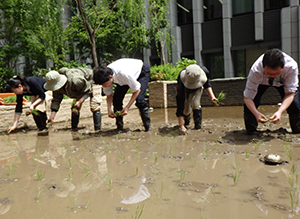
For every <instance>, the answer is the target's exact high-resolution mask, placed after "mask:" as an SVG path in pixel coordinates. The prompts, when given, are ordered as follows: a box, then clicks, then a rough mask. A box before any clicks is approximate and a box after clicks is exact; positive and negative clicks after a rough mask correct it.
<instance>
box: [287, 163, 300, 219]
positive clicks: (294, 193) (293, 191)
mask: <svg viewBox="0 0 300 219" xmlns="http://www.w3.org/2000/svg"><path fill="white" fill-rule="evenodd" d="M298 175H299V172H297V168H296V167H295V164H293V165H292V166H291V169H290V174H289V176H288V183H289V185H290V190H289V192H288V193H286V194H287V195H288V197H289V200H290V204H291V210H292V213H293V214H295V213H296V212H295V206H297V205H298V203H299V195H300V192H299V190H298Z"/></svg>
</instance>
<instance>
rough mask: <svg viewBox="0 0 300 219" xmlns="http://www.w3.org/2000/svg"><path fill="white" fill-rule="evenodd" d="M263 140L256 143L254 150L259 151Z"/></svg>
mask: <svg viewBox="0 0 300 219" xmlns="http://www.w3.org/2000/svg"><path fill="white" fill-rule="evenodd" d="M261 143H262V141H259V142H258V143H257V144H256V145H254V150H255V151H257V150H258V149H259V146H260V145H261Z"/></svg>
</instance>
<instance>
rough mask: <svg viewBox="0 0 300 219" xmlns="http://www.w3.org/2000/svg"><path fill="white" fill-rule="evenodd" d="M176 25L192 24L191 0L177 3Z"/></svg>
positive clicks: (182, 0) (181, 0)
mask: <svg viewBox="0 0 300 219" xmlns="http://www.w3.org/2000/svg"><path fill="white" fill-rule="evenodd" d="M177 14H178V16H177V18H178V25H179V26H180V25H184V24H192V23H193V4H192V0H179V1H177Z"/></svg>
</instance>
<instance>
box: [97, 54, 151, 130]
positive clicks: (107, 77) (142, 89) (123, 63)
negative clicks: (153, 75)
mask: <svg viewBox="0 0 300 219" xmlns="http://www.w3.org/2000/svg"><path fill="white" fill-rule="evenodd" d="M149 78H150V68H149V66H148V65H146V64H145V63H143V61H142V60H139V59H132V58H122V59H118V60H116V61H115V62H112V63H111V64H109V65H108V66H99V67H98V68H96V69H94V82H95V83H96V84H100V85H102V87H103V91H104V93H105V94H106V95H107V97H106V101H107V113H108V116H109V117H111V118H116V125H117V130H122V129H123V116H126V115H127V114H128V111H129V108H130V107H131V105H132V104H133V103H134V101H136V103H135V105H136V106H137V107H138V109H139V110H140V113H141V118H142V121H143V125H144V127H145V131H150V115H149V107H148V103H147V102H146V100H145V94H146V89H147V87H148V82H149ZM112 84H116V87H115V91H114V92H113V86H112ZM129 88H130V90H131V92H132V96H131V98H130V100H129V102H128V103H127V105H126V106H125V107H124V108H123V99H124V97H125V94H126V93H127V90H128V89H129ZM112 105H113V110H112Z"/></svg>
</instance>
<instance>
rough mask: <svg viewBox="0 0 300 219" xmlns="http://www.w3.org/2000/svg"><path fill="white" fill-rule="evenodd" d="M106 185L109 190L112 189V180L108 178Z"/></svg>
mask: <svg viewBox="0 0 300 219" xmlns="http://www.w3.org/2000/svg"><path fill="white" fill-rule="evenodd" d="M108 186H109V190H110V191H112V190H113V182H112V180H111V179H109V180H108Z"/></svg>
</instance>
